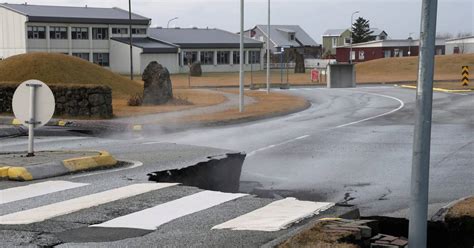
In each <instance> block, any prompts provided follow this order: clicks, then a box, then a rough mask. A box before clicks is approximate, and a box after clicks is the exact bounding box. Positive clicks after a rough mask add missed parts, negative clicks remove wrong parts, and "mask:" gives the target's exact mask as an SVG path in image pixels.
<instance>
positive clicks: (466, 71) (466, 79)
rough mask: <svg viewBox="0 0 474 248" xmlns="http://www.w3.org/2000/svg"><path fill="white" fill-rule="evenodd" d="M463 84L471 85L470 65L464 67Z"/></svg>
mask: <svg viewBox="0 0 474 248" xmlns="http://www.w3.org/2000/svg"><path fill="white" fill-rule="evenodd" d="M461 82H462V86H469V66H463V67H462V80H461Z"/></svg>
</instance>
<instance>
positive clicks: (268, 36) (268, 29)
mask: <svg viewBox="0 0 474 248" xmlns="http://www.w3.org/2000/svg"><path fill="white" fill-rule="evenodd" d="M267 93H270V0H268V27H267Z"/></svg>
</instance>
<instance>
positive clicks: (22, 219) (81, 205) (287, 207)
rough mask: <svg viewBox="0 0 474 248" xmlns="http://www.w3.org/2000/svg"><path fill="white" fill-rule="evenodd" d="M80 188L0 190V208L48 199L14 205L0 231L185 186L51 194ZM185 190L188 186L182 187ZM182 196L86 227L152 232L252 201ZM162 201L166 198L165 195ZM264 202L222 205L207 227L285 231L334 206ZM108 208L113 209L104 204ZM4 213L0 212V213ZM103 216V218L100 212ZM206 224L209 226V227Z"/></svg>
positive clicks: (236, 196)
mask: <svg viewBox="0 0 474 248" xmlns="http://www.w3.org/2000/svg"><path fill="white" fill-rule="evenodd" d="M82 187H94V185H91V184H89V183H80V182H69V181H46V182H41V183H33V184H30V185H27V186H21V187H13V188H9V189H4V190H0V198H1V200H0V208H1V207H2V206H5V205H9V207H11V205H12V204H15V202H17V201H21V200H26V199H29V200H35V199H36V197H42V198H46V199H48V203H47V204H44V205H41V206H38V207H33V208H31V209H24V206H23V205H19V206H18V209H17V210H18V211H9V213H8V214H3V215H1V216H0V229H1V227H2V226H3V225H28V224H33V223H35V225H41V223H42V222H43V221H45V220H50V219H54V218H56V217H61V216H67V215H69V214H73V213H76V212H78V211H81V210H87V209H90V208H93V207H96V206H107V204H112V203H113V202H115V201H118V200H122V199H128V198H131V197H134V196H138V195H142V194H145V193H152V192H163V190H165V189H167V190H173V191H180V190H182V189H185V188H186V187H185V186H179V185H178V184H176V183H131V184H129V185H126V186H123V185H122V186H118V187H117V188H112V189H107V190H103V191H99V192H95V193H91V194H85V195H82V196H79V197H73V198H72V199H67V200H62V199H61V198H55V194H59V193H61V192H62V193H64V192H66V193H67V191H68V190H73V189H79V188H82ZM188 188H189V187H188ZM189 192H190V193H189V194H188V195H186V194H183V195H182V196H180V197H177V198H175V199H171V198H170V199H169V200H167V201H161V202H160V203H159V204H156V205H154V206H152V207H146V208H143V209H137V211H132V212H131V213H128V212H127V213H124V214H123V215H120V216H118V217H117V216H115V215H112V214H111V215H110V217H106V218H105V219H106V220H105V221H103V219H101V221H99V222H96V223H94V224H91V225H90V226H89V227H91V228H126V229H139V230H150V231H154V230H157V229H160V227H161V226H163V225H165V224H167V223H170V222H173V221H175V220H178V219H180V218H183V217H185V216H190V215H194V214H200V213H201V212H204V211H205V210H209V209H211V208H219V207H221V206H223V205H225V204H227V203H231V202H236V203H238V201H241V200H243V199H246V201H251V200H258V198H256V197H254V196H250V195H248V194H241V193H224V192H216V191H209V190H197V189H194V191H189ZM167 199H168V198H167ZM265 201H266V202H269V204H265V205H263V207H262V206H258V205H256V206H257V207H256V208H255V209H251V211H248V212H247V213H244V214H240V215H239V216H235V214H233V213H234V210H238V209H231V208H229V205H227V208H226V211H229V216H230V217H229V218H227V219H225V221H222V220H220V222H218V223H213V225H212V226H210V227H209V231H210V232H212V231H213V230H216V231H217V230H219V229H221V230H230V231H241V230H246V231H265V232H275V231H279V230H283V229H286V228H288V227H290V226H292V225H293V224H295V223H298V222H299V221H301V220H303V219H305V218H308V217H312V216H314V215H317V214H319V213H320V212H322V211H325V210H327V209H329V208H331V207H332V206H333V205H334V204H332V203H326V202H309V201H299V200H297V199H294V198H286V199H282V200H269V199H266V200H265ZM106 210H107V211H111V212H113V211H114V210H113V208H112V207H111V208H110V209H109V208H106ZM3 212H4V211H1V212H0V214H2V213H3ZM106 216H109V215H107V214H106ZM211 227H212V228H211Z"/></svg>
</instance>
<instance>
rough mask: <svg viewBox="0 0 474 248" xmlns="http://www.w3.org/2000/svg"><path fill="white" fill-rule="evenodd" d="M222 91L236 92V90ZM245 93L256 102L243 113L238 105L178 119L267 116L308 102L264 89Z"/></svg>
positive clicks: (191, 120)
mask: <svg viewBox="0 0 474 248" xmlns="http://www.w3.org/2000/svg"><path fill="white" fill-rule="evenodd" d="M223 91H224V92H228V93H233V94H238V91H237V90H223ZM245 95H246V96H250V97H253V98H254V99H255V100H257V102H256V103H254V104H251V105H248V106H246V107H245V111H244V112H243V113H240V112H239V109H238V106H236V108H233V109H228V110H226V111H221V112H217V113H209V114H204V115H195V116H186V117H183V118H181V119H180V120H178V121H181V122H187V123H189V122H191V123H196V122H200V123H214V122H229V121H236V120H249V119H255V118H258V117H269V116H276V115H281V114H286V113H289V112H294V111H296V110H301V109H304V108H305V107H307V106H308V104H309V103H308V101H306V100H305V99H304V98H301V97H297V96H293V95H288V94H284V93H275V92H271V93H270V94H267V93H266V92H264V91H246V92H245Z"/></svg>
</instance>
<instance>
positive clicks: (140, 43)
mask: <svg viewBox="0 0 474 248" xmlns="http://www.w3.org/2000/svg"><path fill="white" fill-rule="evenodd" d="M111 39H112V40H115V41H118V42H122V43H125V44H130V39H129V38H111ZM132 45H133V46H135V47H139V48H142V49H143V53H177V52H178V47H177V46H175V45H172V44H167V43H164V42H162V41H157V40H155V39H151V38H133V39H132Z"/></svg>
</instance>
